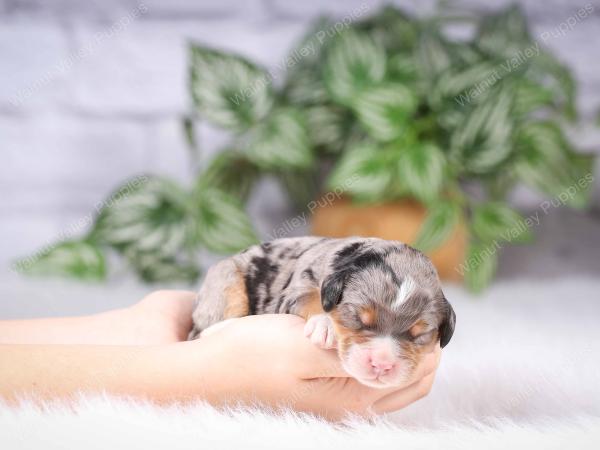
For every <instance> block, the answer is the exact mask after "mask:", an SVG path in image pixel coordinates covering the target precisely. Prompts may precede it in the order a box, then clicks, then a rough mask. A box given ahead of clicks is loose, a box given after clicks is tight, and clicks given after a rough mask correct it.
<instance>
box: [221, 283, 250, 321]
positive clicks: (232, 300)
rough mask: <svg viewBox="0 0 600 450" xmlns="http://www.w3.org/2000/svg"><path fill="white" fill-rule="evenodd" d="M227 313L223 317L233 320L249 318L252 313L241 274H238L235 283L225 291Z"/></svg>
mask: <svg viewBox="0 0 600 450" xmlns="http://www.w3.org/2000/svg"><path fill="white" fill-rule="evenodd" d="M225 299H226V305H225V311H224V312H223V317H224V318H225V319H232V318H235V317H244V316H247V315H248V313H249V312H250V307H249V305H248V294H247V293H246V284H245V283H244V278H243V276H242V274H241V273H240V272H237V273H236V280H235V283H233V284H231V285H230V286H229V287H227V288H226V289H225Z"/></svg>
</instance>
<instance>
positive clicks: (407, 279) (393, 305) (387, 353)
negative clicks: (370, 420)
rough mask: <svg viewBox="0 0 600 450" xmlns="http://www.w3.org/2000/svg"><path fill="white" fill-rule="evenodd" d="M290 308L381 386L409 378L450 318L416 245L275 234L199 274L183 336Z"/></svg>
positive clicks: (364, 378)
mask: <svg viewBox="0 0 600 450" xmlns="http://www.w3.org/2000/svg"><path fill="white" fill-rule="evenodd" d="M272 313H280V314H296V315H299V316H301V317H303V318H304V319H306V321H307V322H306V326H305V334H306V335H307V336H309V337H310V339H311V340H312V341H313V342H314V343H315V344H317V345H320V346H322V347H324V348H333V347H337V350H338V354H339V356H340V358H341V361H342V364H343V367H344V369H345V370H346V371H347V372H348V373H349V374H350V375H352V376H353V377H355V378H356V379H357V380H358V381H360V382H361V383H363V384H365V385H368V386H374V387H386V386H392V385H398V384H401V383H402V382H403V381H404V380H406V379H407V378H408V377H410V375H411V373H412V371H413V370H414V368H415V367H416V366H417V365H418V363H419V361H420V359H421V357H422V355H423V354H425V353H426V352H429V351H431V350H432V349H433V347H434V345H435V344H436V343H437V341H440V344H441V346H442V347H443V346H445V345H446V344H447V343H448V342H449V341H450V338H451V337H452V333H453V332H454V324H455V315H454V311H453V309H452V307H451V306H450V304H449V303H448V301H447V300H446V298H445V297H444V294H443V292H442V289H441V287H440V282H439V279H438V276H437V272H436V270H435V268H434V267H433V265H432V264H431V261H430V260H429V259H428V258H427V257H426V256H425V255H424V254H422V253H421V252H419V251H417V250H415V249H413V248H412V247H409V246H408V245H405V244H402V243H400V242H396V241H386V240H382V239H375V238H347V239H327V238H318V237H302V238H288V239H278V240H275V241H272V242H267V243H264V244H262V245H256V246H253V247H250V248H248V249H247V250H245V251H244V252H242V253H239V254H237V255H234V256H232V257H230V258H228V259H225V260H223V261H221V262H219V263H218V264H216V265H215V266H213V267H211V268H210V270H209V271H208V274H207V276H206V279H205V280H204V284H203V285H202V288H201V289H200V292H199V293H198V300H197V303H196V307H195V310H194V313H193V320H194V328H193V330H192V332H191V333H190V339H193V338H196V337H198V336H199V335H200V333H201V331H202V330H204V329H206V328H207V327H209V326H211V325H213V324H215V323H217V322H220V321H223V320H225V319H230V318H234V317H242V316H247V315H252V314H272Z"/></svg>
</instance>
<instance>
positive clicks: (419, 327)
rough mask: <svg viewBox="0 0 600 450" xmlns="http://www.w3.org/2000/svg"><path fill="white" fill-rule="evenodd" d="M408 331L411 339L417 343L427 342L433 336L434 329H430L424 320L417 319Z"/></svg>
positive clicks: (423, 343)
mask: <svg viewBox="0 0 600 450" xmlns="http://www.w3.org/2000/svg"><path fill="white" fill-rule="evenodd" d="M408 332H409V334H410V335H411V337H412V341H413V342H414V343H415V344H419V345H425V344H429V343H430V342H431V341H432V340H433V338H434V337H435V329H432V328H431V327H430V326H429V324H428V323H427V322H425V321H424V320H418V321H417V322H416V323H415V324H414V325H413V326H412V327H410V330H408Z"/></svg>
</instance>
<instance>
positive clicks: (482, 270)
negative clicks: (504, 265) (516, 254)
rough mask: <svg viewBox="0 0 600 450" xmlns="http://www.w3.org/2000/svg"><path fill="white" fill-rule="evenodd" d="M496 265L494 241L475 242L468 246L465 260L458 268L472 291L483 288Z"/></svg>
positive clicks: (489, 280) (494, 271)
mask: <svg viewBox="0 0 600 450" xmlns="http://www.w3.org/2000/svg"><path fill="white" fill-rule="evenodd" d="M497 267H498V247H497V246H496V244H494V243H488V244H484V243H475V244H471V245H470V246H469V250H468V252H467V257H466V259H465V262H464V263H463V264H462V265H461V267H460V268H459V271H461V272H462V274H463V275H464V278H465V283H466V285H467V287H468V288H469V289H470V290H471V291H473V292H476V293H478V292H481V291H482V290H483V289H485V288H486V287H487V286H488V285H489V284H490V282H491V281H492V279H493V278H494V274H495V273H496V269H497Z"/></svg>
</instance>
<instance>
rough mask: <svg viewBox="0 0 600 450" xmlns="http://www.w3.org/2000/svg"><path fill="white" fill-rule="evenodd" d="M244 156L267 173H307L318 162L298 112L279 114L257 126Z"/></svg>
mask: <svg viewBox="0 0 600 450" xmlns="http://www.w3.org/2000/svg"><path fill="white" fill-rule="evenodd" d="M244 153H245V155H246V156H247V158H248V159H249V160H250V161H252V162H253V163H254V164H256V165H257V166H259V167H260V168H262V169H265V170H290V169H307V168H310V167H311V166H312V164H313V162H314V155H313V152H312V148H311V145H310V141H309V137H308V132H307V130H306V124H305V119H304V117H303V116H302V114H301V113H300V112H298V111H297V110H294V109H280V110H275V111H273V113H272V114H271V115H270V116H269V117H268V118H267V119H266V120H265V121H264V122H263V123H260V124H258V125H256V126H255V127H254V128H253V129H252V130H251V131H250V135H249V138H248V143H247V146H246V148H245V149H244Z"/></svg>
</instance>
